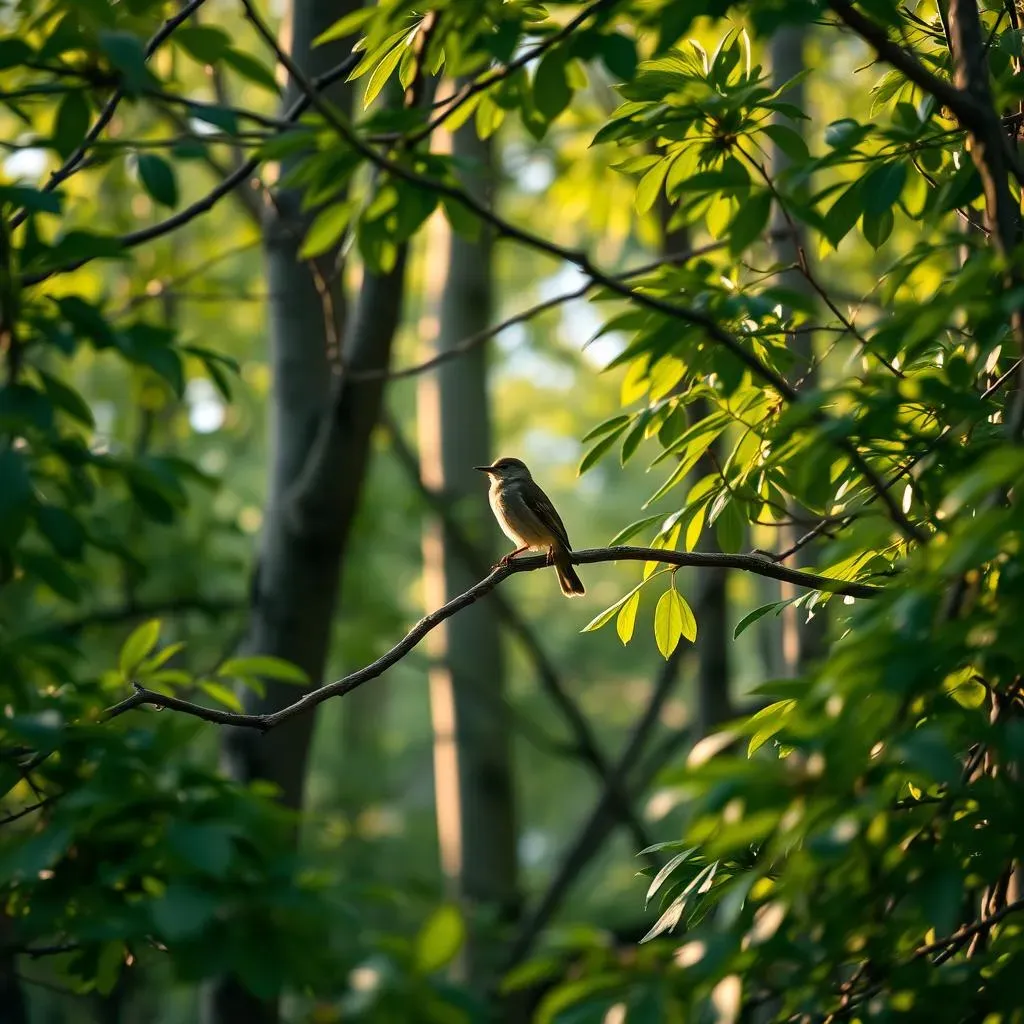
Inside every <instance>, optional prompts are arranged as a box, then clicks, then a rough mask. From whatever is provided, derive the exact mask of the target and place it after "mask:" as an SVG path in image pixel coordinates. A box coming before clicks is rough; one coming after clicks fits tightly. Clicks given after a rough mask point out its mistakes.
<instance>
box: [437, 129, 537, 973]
mask: <svg viewBox="0 0 1024 1024" xmlns="http://www.w3.org/2000/svg"><path fill="white" fill-rule="evenodd" d="M454 152H455V155H456V157H457V158H459V159H460V160H462V161H465V162H466V163H467V164H469V165H472V170H471V171H470V172H468V173H467V175H466V185H467V187H469V188H471V189H472V190H473V191H475V192H476V193H477V194H478V195H480V194H483V192H484V191H485V189H486V186H487V182H488V180H489V178H490V175H491V154H490V144H489V143H488V142H482V141H480V140H479V139H477V137H476V134H475V131H474V128H473V127H472V126H469V127H466V128H463V129H461V130H460V131H458V132H456V133H455V138H454ZM491 251H492V237H491V235H490V234H489V233H487V232H484V233H482V234H481V236H480V238H479V239H478V240H477V241H472V242H470V241H467V240H465V239H463V238H461V237H459V236H457V235H454V234H452V236H451V248H450V255H449V262H448V277H447V280H446V282H445V286H444V291H443V295H442V298H441V317H440V332H439V336H438V342H437V348H438V350H440V351H444V350H445V349H450V348H452V347H454V346H455V345H456V344H457V343H458V342H459V341H461V340H462V339H464V338H465V337H467V336H469V335H471V334H474V333H475V332H477V331H480V330H482V329H483V328H485V327H487V326H489V324H490V320H491V306H492V301H491ZM486 363H487V353H486V350H485V348H483V347H477V348H474V349H472V350H471V351H470V352H468V353H466V354H464V355H462V356H460V357H459V358H458V359H453V360H450V361H449V362H446V363H443V364H442V365H441V366H440V367H439V368H438V369H437V371H435V374H433V375H428V376H425V377H423V378H422V379H421V382H420V386H419V394H418V407H419V430H420V450H421V475H422V478H423V480H424V482H425V483H426V484H427V485H428V486H430V487H432V488H434V489H436V490H438V491H443V493H444V494H445V496H446V498H447V499H448V500H449V501H450V502H452V503H453V507H454V509H455V512H456V514H457V515H458V518H459V521H460V523H461V525H462V528H463V529H464V531H465V532H466V533H468V535H469V536H470V537H471V538H473V539H474V540H475V541H476V542H477V543H478V544H480V545H481V546H482V547H483V548H484V550H493V544H492V543H488V541H489V540H490V538H493V537H495V535H496V527H495V524H494V522H493V520H492V517H491V515H490V512H489V510H488V507H487V503H486V498H485V495H486V481H485V479H484V478H483V476H482V474H480V473H478V472H476V471H475V470H474V469H473V467H474V466H479V465H484V464H486V463H489V462H490V461H491V459H492V457H493V456H492V452H491V440H490V421H489V415H488V405H487V366H486ZM423 556H424V574H425V587H424V593H425V600H426V603H427V605H428V607H431V608H435V607H438V606H439V605H441V604H443V603H444V602H445V601H448V600H450V599H451V598H452V597H454V596H456V595H457V594H460V593H462V592H463V591H465V590H467V589H468V588H469V587H470V586H471V585H472V584H473V583H475V582H476V578H475V577H474V576H473V574H472V573H471V572H470V571H469V570H468V569H467V567H466V566H465V560H464V559H463V558H461V557H460V554H459V551H458V549H457V548H456V547H455V546H454V545H453V544H452V542H451V540H450V539H449V537H448V536H447V532H446V531H445V529H444V527H443V526H442V524H440V523H438V522H436V521H431V522H429V523H428V524H427V526H426V527H425V530H424V537H423ZM429 651H430V656H431V661H432V667H431V670H430V703H431V715H432V719H433V728H434V785H435V799H436V804H437V827H438V841H439V844H440V848H441V864H442V869H443V871H444V872H445V875H446V878H447V881H448V884H449V889H450V891H451V892H452V895H453V896H455V897H457V898H458V900H459V902H460V903H461V905H462V907H463V909H464V911H465V913H466V914H467V917H468V919H469V924H470V932H469V940H468V943H467V947H466V950H465V956H464V958H463V963H462V964H461V968H462V971H463V972H464V974H465V977H466V978H467V980H468V981H469V982H470V984H472V985H473V986H474V987H476V988H477V989H478V990H480V991H483V990H484V986H485V985H486V984H487V982H488V980H489V976H490V975H491V974H492V972H493V970H494V967H495V964H494V963H493V962H492V960H493V958H491V957H489V956H488V955H487V944H486V943H485V942H484V941H483V940H482V931H483V928H484V925H483V924H482V918H483V917H485V916H486V917H487V918H489V919H490V920H491V921H494V919H495V918H497V921H498V923H499V925H500V924H504V923H507V922H509V921H510V920H511V919H514V918H515V916H516V915H517V913H518V907H519V892H518V873H517V863H516V815H515V800H514V787H513V779H512V758H511V749H510V739H509V734H510V725H509V722H508V720H507V717H506V715H505V714H504V713H503V709H504V707H505V703H504V701H505V695H504V694H505V686H504V674H503V667H502V657H501V644H500V633H499V625H498V618H497V616H496V614H495V611H494V609H493V607H492V603H491V602H490V601H480V602H477V603H476V604H473V605H471V606H470V607H468V608H466V609H465V610H464V611H463V612H461V613H460V614H459V615H457V616H455V617H454V618H452V619H449V620H448V621H447V622H446V623H445V624H444V625H443V626H442V627H441V628H440V629H437V630H434V632H433V633H431V635H430V639H429Z"/></svg>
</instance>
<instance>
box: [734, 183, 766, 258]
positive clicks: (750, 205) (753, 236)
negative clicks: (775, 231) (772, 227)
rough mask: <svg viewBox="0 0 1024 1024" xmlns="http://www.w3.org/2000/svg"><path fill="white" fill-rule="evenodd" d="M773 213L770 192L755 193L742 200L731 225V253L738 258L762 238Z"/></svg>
mask: <svg viewBox="0 0 1024 1024" xmlns="http://www.w3.org/2000/svg"><path fill="white" fill-rule="evenodd" d="M771 212H772V196H771V193H770V192H768V191H763V192H753V193H751V194H750V195H749V196H748V197H747V198H745V199H741V200H740V208H739V210H738V212H737V213H736V216H735V217H733V219H732V223H731V224H730V225H729V252H731V253H732V254H733V255H734V256H738V255H739V254H740V253H741V252H743V250H744V249H746V248H747V246H748V245H750V244H751V243H752V242H756V241H757V240H758V239H760V238H761V236H762V234H763V233H764V229H765V227H766V226H767V224H768V218H769V216H770V215H771Z"/></svg>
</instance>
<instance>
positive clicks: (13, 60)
mask: <svg viewBox="0 0 1024 1024" xmlns="http://www.w3.org/2000/svg"><path fill="white" fill-rule="evenodd" d="M34 55H35V50H33V49H32V47H31V46H29V45H28V43H26V42H25V40H24V39H19V38H17V37H16V36H12V37H10V38H8V39H0V71H6V70H7V68H13V67H17V65H19V64H24V63H25V61H27V60H31V59H32V57H33V56H34Z"/></svg>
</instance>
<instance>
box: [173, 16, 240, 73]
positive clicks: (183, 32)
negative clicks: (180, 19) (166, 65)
mask: <svg viewBox="0 0 1024 1024" xmlns="http://www.w3.org/2000/svg"><path fill="white" fill-rule="evenodd" d="M171 38H172V39H173V40H174V42H175V43H176V44H177V45H178V46H180V47H181V48H182V49H183V50H184V51H185V52H186V53H188V54H189V55H190V56H191V57H194V58H195V59H196V60H197V61H199V63H200V64H216V63H217V61H219V60H220V59H221V57H223V56H224V54H225V52H226V51H227V49H228V47H229V46H230V45H231V37H230V36H229V35H228V34H227V32H225V31H224V30H223V29H219V28H214V27H213V26H212V25H183V26H182V27H181V28H179V29H177V30H176V31H175V33H174V35H173V36H172V37H171Z"/></svg>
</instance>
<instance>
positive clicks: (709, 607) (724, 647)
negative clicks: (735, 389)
mask: <svg viewBox="0 0 1024 1024" xmlns="http://www.w3.org/2000/svg"><path fill="white" fill-rule="evenodd" d="M658 214H659V218H660V220H661V252H662V255H663V256H668V255H670V254H671V253H678V252H685V251H686V249H687V248H689V242H690V240H689V237H688V235H687V233H686V232H685V231H683V230H678V229H677V230H673V229H671V228H670V227H669V223H670V221H671V217H672V207H671V205H670V204H669V203H668V201H667V200H666V199H665V198H664V196H663V197H662V198H661V199H660V200H659V207H658ZM707 412H708V410H707V405H706V403H705V402H704V401H703V400H701V401H700V402H697V403H695V404H694V415H695V416H696V417H697V418H701V417H704V416H706V415H707ZM720 465H721V444H720V442H718V441H715V442H714V443H713V444H712V445H711V448H710V449H709V450H708V452H707V453H706V454H705V455H703V456H702V457H701V458H700V460H699V461H698V462H697V466H696V470H695V476H696V477H697V479H700V478H701V477H703V476H706V475H707V474H708V473H714V472H717V471H718V467H719V466H720ZM697 550H699V551H708V552H715V551H720V550H721V548H720V547H719V546H718V541H717V538H716V537H715V532H714V527H707V526H706V527H705V528H704V532H703V536H702V537H701V539H700V542H699V543H698V545H697ZM727 586H728V573H727V572H725V571H724V570H723V571H720V572H701V573H699V574H697V576H696V588H695V599H694V616H695V618H696V619H697V693H696V697H697V701H696V708H695V710H694V728H693V730H692V736H693V739H694V740H698V739H700V738H701V737H702V736H704V735H706V734H707V733H708V732H709V731H710V730H711V729H712V728H713V727H714V726H715V725H717V724H718V723H719V722H723V721H725V720H726V719H728V718H730V717H732V714H733V710H732V701H731V699H730V696H729V680H730V671H731V670H730V665H729V643H730V636H729V601H728V593H727Z"/></svg>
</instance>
